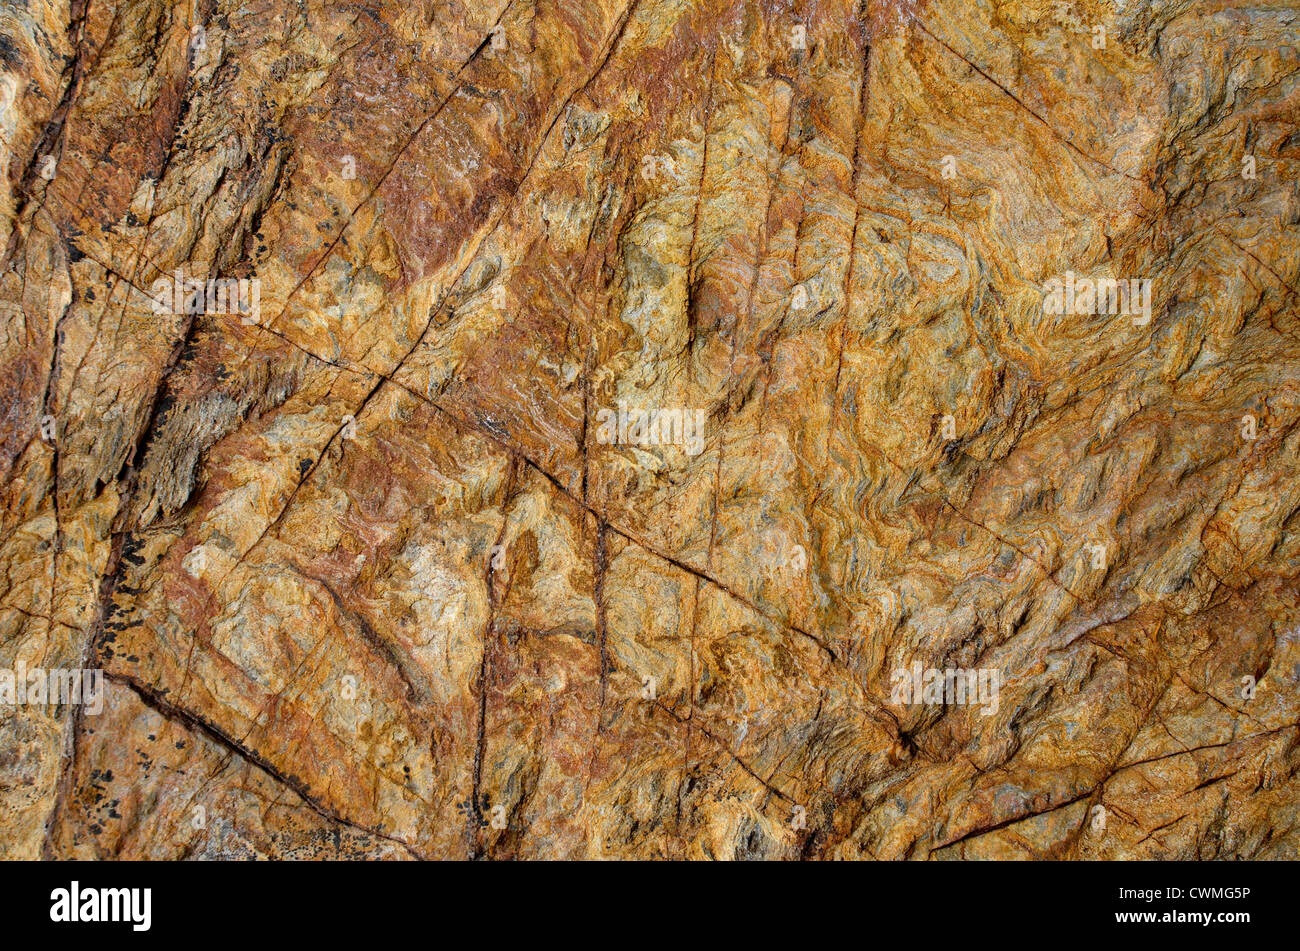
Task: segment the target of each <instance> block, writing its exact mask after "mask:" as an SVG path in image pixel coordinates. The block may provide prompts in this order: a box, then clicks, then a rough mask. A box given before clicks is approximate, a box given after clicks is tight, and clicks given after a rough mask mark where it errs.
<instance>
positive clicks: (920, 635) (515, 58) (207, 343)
mask: <svg viewBox="0 0 1300 951" xmlns="http://www.w3.org/2000/svg"><path fill="white" fill-rule="evenodd" d="M1297 49H1300V10H1296V9H1293V8H1288V7H1287V6H1285V5H1282V6H1278V5H1271V6H1270V5H1265V4H1258V5H1255V6H1253V7H1252V6H1251V5H1249V4H1248V5H1246V6H1243V5H1241V4H1235V3H1234V4H1229V3H1226V2H1225V3H1215V2H1210V3H1200V4H1189V3H1186V2H1182V0H1149V2H1142V3H1138V2H1129V3H1119V4H1110V3H1105V4H1103V3H1100V2H1094V0H1079V2H1076V3H1071V4H1060V3H1055V2H1046V0H1043V2H1038V0H1024V2H1017V3H998V4H994V5H991V6H990V5H971V4H940V3H924V2H921V0H871V2H869V3H865V4H861V5H859V4H856V3H853V2H850V0H794V2H791V3H784V2H782V3H778V2H775V0H736V2H707V3H706V2H694V3H690V2H688V3H673V2H667V0H630V2H628V0H572V2H565V3H559V4H537V5H533V4H523V5H520V4H511V3H509V2H507V0H499V2H493V3H491V4H488V5H474V4H462V3H458V2H445V0H433V2H431V3H426V4H422V5H411V4H381V5H379V6H377V7H375V6H372V7H361V6H354V5H339V4H325V3H320V2H309V3H308V4H306V5H288V4H285V3H282V2H279V0H264V2H261V3H257V4H253V5H251V6H249V5H244V6H239V7H235V6H229V5H225V4H220V3H216V2H214V0H199V2H198V3H197V4H196V5H195V6H194V7H191V8H188V9H186V8H184V7H175V6H172V5H166V4H161V3H157V2H153V0H145V2H144V3H141V4H135V5H132V6H130V7H129V8H128V7H120V6H114V5H98V4H90V3H84V2H82V0H72V2H71V3H63V2H59V3H54V2H38V0H32V2H31V3H29V4H28V5H27V6H26V7H25V8H8V9H7V10H6V11H4V12H0V107H2V108H0V132H2V133H3V134H2V136H0V138H2V139H3V141H2V142H0V157H2V158H3V160H4V163H5V169H6V172H7V177H6V178H5V180H4V183H3V186H0V221H2V222H3V229H4V232H3V238H4V240H5V254H4V261H3V266H2V268H0V319H2V320H3V326H4V334H3V337H0V379H3V381H4V386H5V389H4V394H5V396H4V404H3V410H2V412H0V480H2V483H0V484H2V487H3V495H2V496H0V504H2V508H0V515H2V516H3V527H2V529H0V563H3V565H4V569H5V570H4V575H3V590H0V751H2V754H3V755H2V756H0V855H3V856H4V857H10V858H16V857H36V856H41V855H44V856H47V857H83V858H116V857H123V858H181V857H238V856H262V857H270V858H316V857H337V858H353V857H373V858H413V857H427V858H434V857H488V858H556V857H566V858H569V857H571V858H594V857H608V858H631V857H664V858H800V857H803V858H880V859H885V858H903V857H910V858H927V857H933V858H943V859H961V858H1050V857H1057V858H1060V857H1080V858H1296V857H1297V850H1298V848H1300V831H1298V830H1297V822H1298V821H1300V807H1298V806H1297V804H1298V803H1300V778H1298V777H1297V769H1298V768H1300V747H1298V746H1297V731H1298V730H1300V726H1297V722H1298V720H1300V716H1298V714H1300V696H1298V693H1297V692H1298V691H1300V588H1298V587H1297V583H1296V579H1297V575H1298V574H1300V477H1298V471H1297V470H1298V467H1300V458H1298V456H1297V452H1298V450H1300V428H1297V423H1298V422H1300V371H1298V370H1297V367H1300V344H1298V342H1297V341H1298V340H1300V319H1298V317H1300V315H1298V311H1297V291H1296V287H1297V276H1298V274H1300V233H1298V229H1297V223H1298V222H1300V199H1298V198H1297V192H1296V188H1295V181H1296V176H1297V170H1298V167H1300V145H1298V143H1297V138H1296V132H1295V117H1296V115H1297V107H1298V106H1300V79H1298V77H1300V70H1298V69H1297V67H1298V65H1300V59H1298V58H1297ZM1107 281H1121V282H1122V287H1123V294H1122V296H1121V292H1120V286H1121V285H1119V284H1115V285H1108V284H1106V283H1099V282H1107ZM1098 286H1100V288H1101V292H1100V294H1099V295H1098V296H1096V297H1095V298H1094V297H1092V296H1091V291H1092V290H1093V289H1096V288H1097V287H1098ZM1112 287H1113V290H1111V288H1112ZM641 411H646V412H648V413H653V414H654V416H653V417H652V419H651V421H650V422H649V424H648V425H647V421H646V420H645V419H643V418H642V415H641ZM33 668H38V669H39V670H41V671H56V672H59V671H82V670H86V671H103V676H104V678H105V679H104V681H103V685H102V687H103V689H102V694H101V693H98V692H97V691H95V690H93V689H90V690H89V691H88V692H86V691H83V692H82V693H81V695H80V696H77V697H73V696H68V695H63V696H59V695H57V690H56V691H55V694H56V695H47V696H43V697H37V696H36V695H31V696H20V694H19V692H17V686H18V685H17V683H16V680H17V679H19V678H18V675H19V673H22V674H24V675H25V674H27V673H28V672H30V671H31V670H32V669H33ZM5 673H9V674H11V675H12V676H13V678H14V680H15V683H14V688H15V689H14V690H13V691H10V693H9V694H8V695H6V693H5V687H6V683H5V680H4V676H5ZM967 675H969V678H970V679H969V680H967V679H966V678H967ZM86 676H87V677H88V678H91V679H89V680H87V681H86V683H88V684H90V685H91V686H92V687H93V686H94V685H95V684H97V683H98V681H95V680H94V679H93V678H94V676H96V675H95V674H93V673H92V674H87V675H86ZM21 679H23V680H24V681H26V680H28V679H29V678H26V677H23V678H21ZM56 679H57V678H56ZM22 686H23V687H24V688H26V687H28V686H29V684H28V683H26V682H24V683H23V685H22ZM959 688H960V689H959Z"/></svg>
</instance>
